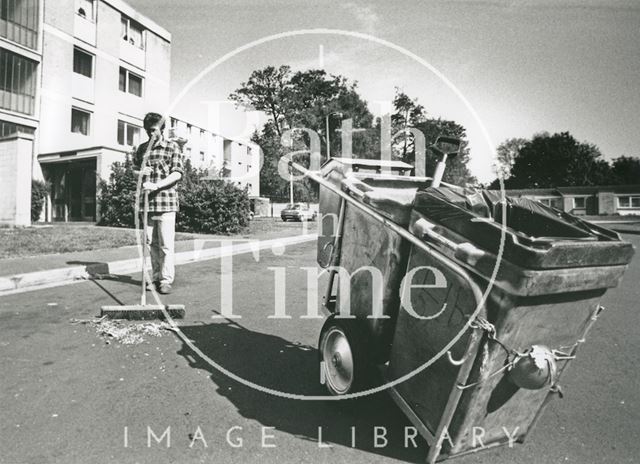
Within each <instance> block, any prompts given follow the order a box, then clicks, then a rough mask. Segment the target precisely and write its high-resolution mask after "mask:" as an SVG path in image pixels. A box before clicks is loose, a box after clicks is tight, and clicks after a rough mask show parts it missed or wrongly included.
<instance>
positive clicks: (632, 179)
mask: <svg viewBox="0 0 640 464" xmlns="http://www.w3.org/2000/svg"><path fill="white" fill-rule="evenodd" d="M611 179H612V181H613V183H616V184H640V158H634V157H632V156H620V157H619V158H616V159H614V160H613V165H612V167H611Z"/></svg>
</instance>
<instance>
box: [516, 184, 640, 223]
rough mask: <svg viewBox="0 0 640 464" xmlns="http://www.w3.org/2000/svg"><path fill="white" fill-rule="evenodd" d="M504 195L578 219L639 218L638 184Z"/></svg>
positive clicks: (559, 188) (543, 190) (539, 190)
mask: <svg viewBox="0 0 640 464" xmlns="http://www.w3.org/2000/svg"><path fill="white" fill-rule="evenodd" d="M506 194H507V195H508V196H512V197H524V198H530V199H532V200H537V201H540V202H541V203H544V204H545V205H547V206H552V207H554V208H557V209H559V210H561V211H564V212H566V213H571V214H575V215H577V216H583V215H589V216H595V215H607V214H620V215H631V214H633V215H640V184H633V185H598V186H589V187H557V188H548V189H522V190H507V191H506Z"/></svg>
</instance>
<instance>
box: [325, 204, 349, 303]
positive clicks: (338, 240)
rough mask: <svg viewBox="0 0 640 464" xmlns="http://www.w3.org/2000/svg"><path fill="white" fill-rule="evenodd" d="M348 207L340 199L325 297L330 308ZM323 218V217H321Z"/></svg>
mask: <svg viewBox="0 0 640 464" xmlns="http://www.w3.org/2000/svg"><path fill="white" fill-rule="evenodd" d="M346 207H347V203H346V202H345V201H344V198H341V199H340V215H339V216H338V230H336V235H335V237H334V238H333V248H331V255H330V256H329V266H331V270H330V271H329V283H328V286H327V293H326V294H325V297H324V305H325V307H326V308H327V309H329V301H330V298H331V294H332V293H333V281H334V280H335V278H336V273H337V272H338V271H336V269H335V266H336V265H337V264H338V263H336V262H334V255H335V253H336V252H337V251H339V250H340V248H339V247H340V246H342V245H341V243H342V231H343V229H344V210H345V209H346ZM321 219H322V218H321ZM338 256H340V255H338Z"/></svg>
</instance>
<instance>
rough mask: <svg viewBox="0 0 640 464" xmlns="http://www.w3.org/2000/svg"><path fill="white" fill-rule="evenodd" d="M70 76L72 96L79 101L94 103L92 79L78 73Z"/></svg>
mask: <svg viewBox="0 0 640 464" xmlns="http://www.w3.org/2000/svg"><path fill="white" fill-rule="evenodd" d="M72 74H73V77H72V81H71V85H72V91H71V92H72V95H73V96H74V97H75V98H78V99H79V100H83V101H86V102H90V103H94V98H95V92H94V82H93V79H91V78H90V77H86V76H83V75H82V74H78V73H72Z"/></svg>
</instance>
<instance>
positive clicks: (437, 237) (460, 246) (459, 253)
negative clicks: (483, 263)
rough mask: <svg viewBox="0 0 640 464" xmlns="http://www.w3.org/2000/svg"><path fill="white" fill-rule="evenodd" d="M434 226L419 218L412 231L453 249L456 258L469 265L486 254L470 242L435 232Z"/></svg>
mask: <svg viewBox="0 0 640 464" xmlns="http://www.w3.org/2000/svg"><path fill="white" fill-rule="evenodd" d="M435 227H436V225H435V224H433V223H432V222H429V221H427V220H426V219H424V218H420V219H418V220H417V221H416V222H415V224H414V226H413V231H414V232H415V233H416V235H418V236H419V237H421V238H422V239H423V240H431V241H433V242H435V243H438V244H440V245H443V246H445V247H447V248H449V249H451V250H453V251H454V256H455V257H456V258H457V259H459V260H461V261H464V262H466V263H467V264H470V265H471V266H475V264H476V263H477V262H478V260H480V258H483V257H484V256H485V255H486V253H485V252H484V251H483V250H481V249H480V248H478V247H476V246H475V245H473V244H472V243H469V242H464V243H456V242H454V241H453V240H450V239H448V238H447V237H445V236H444V235H442V234H439V233H438V232H436V231H435Z"/></svg>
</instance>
